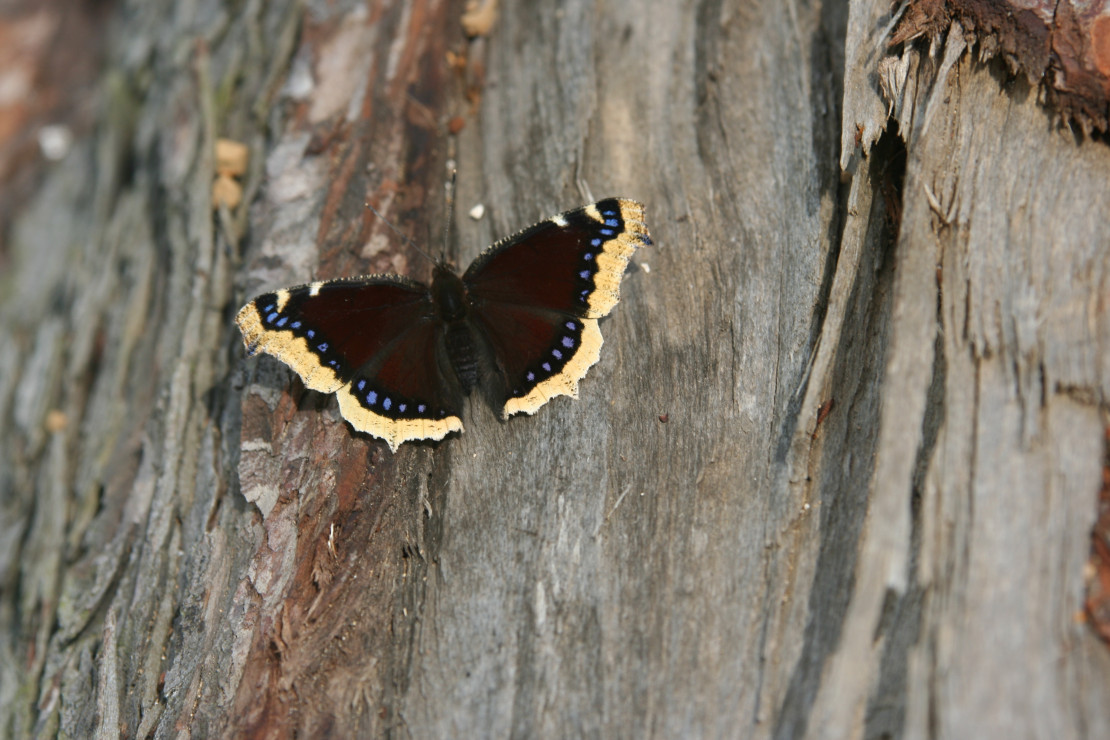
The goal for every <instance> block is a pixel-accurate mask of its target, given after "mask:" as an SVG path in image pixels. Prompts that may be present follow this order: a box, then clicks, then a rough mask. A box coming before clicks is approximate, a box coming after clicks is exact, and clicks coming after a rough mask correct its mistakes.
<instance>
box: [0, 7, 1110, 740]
mask: <svg viewBox="0 0 1110 740" xmlns="http://www.w3.org/2000/svg"><path fill="white" fill-rule="evenodd" d="M177 6H178V4H175V3H170V2H161V1H159V2H149V3H143V4H141V6H135V7H130V6H128V8H123V7H118V8H116V9H115V10H114V13H113V14H112V18H111V20H110V22H109V25H110V28H111V34H110V37H109V38H110V42H109V43H108V44H107V45H106V49H107V50H108V51H107V60H106V61H105V72H104V75H103V77H102V78H101V80H102V81H101V83H100V85H99V88H98V95H99V102H98V110H99V111H100V113H99V117H98V122H97V126H96V128H95V131H93V132H91V133H89V134H88V135H84V136H79V137H78V138H77V139H76V141H75V144H74V148H73V150H72V151H71V152H70V153H69V154H68V156H66V157H65V159H64V160H62V161H61V162H59V163H57V164H55V165H52V167H51V169H49V170H46V171H44V173H43V175H42V178H41V184H39V185H38V186H37V188H36V190H35V191H34V192H33V193H32V194H31V195H30V196H29V197H28V199H27V200H26V202H25V204H24V205H23V206H22V207H21V208H20V209H19V211H18V212H17V215H16V218H15V220H14V221H13V222H12V224H10V226H9V228H8V230H7V234H6V236H7V240H6V242H5V243H6V244H7V245H8V246H7V249H8V254H7V255H3V254H0V259H6V264H7V266H8V267H9V268H10V269H8V270H6V272H7V273H8V274H7V275H5V276H4V277H3V278H0V281H2V282H0V290H2V292H0V419H2V420H3V423H2V425H0V461H2V462H0V465H2V468H0V578H2V580H0V588H2V592H0V631H2V632H3V634H4V635H5V636H6V639H5V640H3V641H2V642H0V737H24V736H28V735H33V734H38V735H55V734H66V735H70V736H89V735H92V734H97V735H98V736H105V737H108V736H118V735H125V736H142V737H147V736H158V737H167V736H177V735H180V734H182V733H188V734H192V735H196V736H237V735H258V736H277V737H281V736H292V735H300V736H310V737H316V736H323V735H328V734H330V735H334V736H337V737H355V736H379V735H401V736H413V737H485V736H507V735H513V736H551V737H563V736H592V737H596V736H606V737H608V736H629V737H643V736H661V737H697V736H712V737H737V736H740V737H760V738H762V737H776V738H786V737H803V736H808V737H845V736H848V737H877V736H891V737H934V736H938V737H984V736H995V735H997V736H1002V735H1007V736H1031V737H1047V736H1051V737H1062V738H1072V737H1075V738H1080V737H1102V736H1106V735H1107V734H1110V701H1107V697H1108V690H1107V686H1110V653H1108V651H1107V648H1106V645H1105V643H1103V642H1100V641H1099V639H1098V638H1097V637H1096V636H1095V634H1094V632H1093V631H1092V630H1091V629H1090V628H1089V626H1088V625H1086V624H1083V623H1082V621H1081V620H1078V619H1076V614H1077V613H1079V610H1080V609H1081V608H1082V604H1083V599H1084V586H1085V584H1084V566H1085V563H1086V561H1087V557H1088V548H1089V533H1090V530H1091V525H1092V524H1093V522H1094V520H1095V515H1096V500H1097V496H1098V491H1099V485H1100V481H1101V476H1102V469H1103V465H1104V462H1105V459H1106V455H1107V449H1106V442H1105V439H1106V435H1105V432H1104V430H1105V428H1106V427H1107V426H1108V417H1107V411H1108V409H1110V406H1108V403H1107V399H1108V398H1110V312H1108V305H1110V302H1108V301H1107V296H1108V295H1110V277H1108V276H1110V249H1108V246H1110V244H1108V240H1110V236H1108V234H1110V228H1108V223H1107V222H1108V221H1110V203H1108V202H1107V200H1108V199H1110V188H1108V187H1107V182H1106V181H1107V173H1108V172H1110V150H1108V149H1107V147H1106V145H1105V143H1104V142H1102V141H1092V140H1089V139H1086V138H1084V137H1083V136H1079V135H1074V134H1073V133H1071V132H1070V131H1069V130H1068V129H1067V128H1066V127H1062V126H1059V125H1055V124H1054V123H1053V121H1054V120H1055V119H1054V117H1053V116H1052V114H1051V113H1050V112H1048V111H1047V110H1046V109H1045V108H1044V107H1043V106H1042V105H1041V103H1040V102H1038V96H1037V94H1036V93H1037V91H1036V89H1035V88H1032V87H1030V85H1029V83H1028V82H1027V81H1026V80H1025V78H1023V77H1016V78H1015V77H1010V76H1009V75H1008V74H1007V73H1006V71H1005V67H1004V66H1003V65H1002V64H1001V63H1000V62H998V61H992V60H984V59H982V58H980V57H979V55H978V52H977V50H976V47H975V46H974V45H973V44H971V43H970V41H969V39H968V38H966V37H965V34H964V33H963V29H962V28H961V27H960V26H959V25H954V26H952V27H951V29H950V30H949V31H948V33H947V35H946V36H943V37H938V38H937V39H936V40H934V41H932V42H929V41H927V40H919V41H917V42H915V43H912V44H908V45H905V46H902V47H895V48H893V49H888V46H887V42H888V40H889V38H888V34H889V32H890V29H891V27H892V22H893V16H892V11H893V10H894V9H893V8H891V7H890V4H889V3H887V2H878V1H877V0H876V1H872V2H852V3H849V4H837V3H815V4H809V5H804V6H803V5H802V4H796V3H763V4H757V3H751V2H744V1H742V0H739V1H732V0H728V1H725V0H703V1H702V2H699V3H693V2H669V1H667V0H622V1H621V2H608V3H596V2H583V1H581V0H573V1H571V2H556V1H555V0H540V1H539V2H534V3H527V4H519V3H506V4H503V5H502V6H501V7H500V9H499V11H500V14H499V17H498V19H497V21H496V23H495V25H493V26H492V28H491V29H490V30H489V31H488V33H487V34H484V35H478V36H476V37H474V38H470V39H468V38H466V37H465V35H464V33H463V30H462V27H461V25H460V22H459V21H460V16H461V15H462V13H463V7H462V3H461V2H458V1H457V0H451V1H448V0H415V1H414V2H400V1H398V0H382V1H381V2H371V3H361V2H354V1H353V0H344V1H343V2H335V3H306V4H302V3H297V2H277V1H275V2H271V3H262V2H255V1H253V0H249V1H248V2H244V3H237V4H233V3H229V2H226V1H225V2H211V3H206V4H199V5H195V6H190V7H191V8H192V11H191V12H192V13H194V15H191V16H189V15H188V14H187V13H185V12H183V11H179V10H175V9H176V8H177ZM125 11H126V12H125ZM218 138H230V139H235V140H238V141H241V142H243V143H245V144H247V146H248V149H249V151H250V154H251V157H250V165H249V167H248V169H247V171H246V172H245V173H243V174H242V175H241V176H239V178H238V179H239V184H240V185H241V186H242V188H243V194H244V198H243V205H241V206H238V207H233V208H228V207H226V206H224V207H219V208H216V209H215V210H214V209H213V206H212V188H213V180H214V178H215V177H216V175H217V171H218V169H219V166H218V165H217V163H216V161H215V154H214V152H215V146H216V141H217V139H218ZM451 165H454V166H455V167H457V170H458V181H457V187H456V189H455V197H454V201H453V207H454V220H453V225H452V229H451V235H452V236H451V238H450V241H449V243H448V244H446V245H445V247H444V248H445V249H446V250H447V254H448V256H449V257H450V258H451V259H452V260H453V261H454V262H456V264H459V265H461V266H463V267H465V265H467V264H468V263H469V262H470V260H471V259H473V258H474V257H475V256H476V255H477V254H478V253H479V252H480V251H481V250H482V249H483V248H484V247H485V246H486V245H487V244H489V243H490V242H492V241H494V240H495V239H497V238H499V237H501V236H504V235H506V234H509V233H512V232H514V231H516V230H518V229H520V228H523V227H525V226H527V225H529V224H531V223H533V222H535V221H537V220H539V219H540V218H544V217H546V216H550V215H551V214H553V213H557V212H559V211H561V210H565V209H567V208H571V207H574V206H577V205H580V204H582V203H584V202H586V201H587V200H588V199H589V198H590V197H592V196H596V197H603V196H608V195H618V196H624V197H631V198H635V199H637V200H640V201H643V202H644V203H645V204H646V206H647V219H648V225H649V227H650V228H651V232H652V236H653V238H654V240H655V242H656V246H654V247H652V248H648V249H643V250H641V251H640V252H638V253H637V255H636V257H635V258H634V260H633V261H634V265H635V266H634V267H633V269H631V270H630V272H629V274H628V275H627V276H626V277H625V280H624V284H623V288H622V297H623V301H622V302H621V303H620V305H618V306H617V308H616V309H615V310H614V312H613V314H612V315H611V316H610V317H609V318H608V319H607V320H605V321H603V322H602V332H603V334H604V336H605V340H606V341H605V346H604V348H603V350H602V359H601V361H600V363H599V364H598V365H596V366H595V367H594V368H593V369H592V370H591V371H590V373H589V374H588V376H587V377H586V379H585V380H584V381H583V382H582V385H581V388H580V397H579V399H578V400H577V401H573V400H571V399H568V398H559V399H556V400H554V401H553V402H551V403H550V404H548V405H546V406H544V407H543V408H542V409H541V410H540V411H539V412H538V413H537V414H536V415H535V416H534V417H517V418H514V419H512V420H510V421H509V422H501V421H499V420H498V419H497V417H496V415H495V413H494V412H493V411H491V410H490V409H489V408H488V407H487V406H485V405H483V403H482V401H481V400H480V398H479V397H477V396H476V397H474V401H473V402H471V403H468V405H467V408H466V410H465V413H464V415H463V421H464V424H465V426H466V429H465V432H463V433H462V434H460V435H452V436H451V437H449V438H448V439H446V440H444V441H442V442H439V443H416V444H413V443H410V444H405V445H403V446H402V447H401V448H400V449H399V450H398V451H397V452H396V453H395V454H394V453H391V452H390V451H389V448H388V447H387V446H386V445H385V444H384V443H383V442H381V441H380V440H376V439H374V438H371V437H368V436H365V435H362V434H360V433H357V432H355V431H354V430H353V429H352V428H351V427H350V426H349V425H348V424H346V422H344V420H343V419H342V417H341V416H340V415H339V412H338V407H337V404H336V401H335V399H334V397H332V396H324V395H321V394H317V393H315V392H312V391H308V390H306V389H305V388H304V386H303V385H302V384H301V382H300V380H299V379H298V378H297V377H296V376H295V375H294V374H292V373H291V372H290V371H289V370H288V369H286V368H285V367H284V366H283V365H282V364H281V363H279V362H278V361H276V360H274V359H272V358H268V357H259V358H246V357H245V356H244V351H243V349H242V346H241V340H240V337H239V335H238V332H237V331H235V329H234V322H233V317H234V315H235V312H236V311H237V309H238V308H239V306H240V305H242V304H243V303H244V302H245V301H246V300H248V299H249V298H251V297H253V296H254V295H255V294H257V293H259V292H262V291H265V290H269V289H273V288H278V287H283V286H286V285H293V284H298V283H304V282H308V281H311V280H316V279H328V278H333V277H340V276H347V275H356V274H363V273H369V272H397V273H401V274H406V275H410V276H413V277H415V278H418V279H427V278H428V277H429V275H430V271H431V264H430V262H428V260H426V259H424V258H423V257H421V256H420V255H419V253H418V252H417V250H416V249H414V248H413V247H411V246H407V245H406V244H405V243H404V242H403V240H402V239H400V238H399V237H398V236H397V235H396V234H395V233H394V232H393V231H392V230H391V229H390V227H389V226H387V225H386V224H385V223H384V220H383V219H380V218H378V217H377V216H375V215H374V213H373V212H371V211H369V210H368V209H366V208H365V203H367V202H369V203H371V204H372V205H373V206H374V207H375V208H376V209H377V210H378V211H379V212H381V213H382V214H383V215H384V216H385V218H386V219H388V220H389V221H390V222H391V223H392V224H394V225H395V227H396V228H397V229H398V230H400V231H401V232H402V233H404V234H407V235H409V236H410V237H411V239H412V240H413V241H414V242H415V243H416V245H418V246H420V247H421V248H422V249H423V251H425V252H428V253H430V254H436V253H438V252H439V250H440V248H441V244H442V239H443V237H442V236H441V235H442V234H443V233H444V225H445V219H446V208H447V205H448V200H447V199H446V197H445V184H446V182H447V181H448V178H449V175H448V171H449V169H450V167H451ZM479 203H480V204H482V205H484V210H485V213H486V216H485V217H484V218H482V219H480V220H474V219H472V218H470V217H468V215H467V214H468V213H469V212H470V210H471V208H472V207H473V206H474V205H476V204H479Z"/></svg>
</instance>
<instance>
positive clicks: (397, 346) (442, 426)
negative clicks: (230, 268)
mask: <svg viewBox="0 0 1110 740" xmlns="http://www.w3.org/2000/svg"><path fill="white" fill-rule="evenodd" d="M434 315H435V309H434V306H433V305H432V303H431V299H430V296H429V294H428V289H427V288H426V287H425V286H423V285H421V284H420V283H417V282H415V281H412V280H408V279H405V278H401V277H397V276H394V275H373V276H368V277H362V278H352V279H345V280H332V281H328V282H320V283H313V284H311V285H303V286H299V287H295V288H288V289H284V290H278V291H275V292H273V293H266V294H264V295H261V296H259V297H257V298H255V299H254V300H253V301H251V302H250V303H248V304H247V305H246V306H244V307H243V308H242V310H241V311H240V312H239V315H238V316H237V317H236V322H237V323H238V325H239V329H240V331H242V333H243V342H244V343H245V344H246V346H247V350H248V351H249V352H250V353H251V354H255V353H257V352H265V353H267V354H270V355H273V356H274V357H277V358H278V359H279V360H281V361H282V362H284V363H285V364H286V365H288V366H289V367H290V368H292V369H293V370H294V371H295V372H296V373H297V374H298V375H300V376H301V379H302V380H303V381H304V384H305V385H306V386H307V387H309V388H311V389H313V390H316V391H320V392H322V393H337V395H338V397H339V410H340V413H342V414H343V418H345V419H346V420H347V421H348V422H350V423H351V426H353V427H354V428H355V429H357V430H359V431H362V432H367V433H369V434H373V435H374V436H377V437H381V438H382V439H384V440H386V442H388V443H389V446H390V448H391V449H393V450H396V449H397V446H398V445H400V444H401V443H402V442H405V441H407V440H411V439H443V437H445V436H446V435H447V434H448V433H450V432H452V431H460V430H461V429H462V421H461V420H460V419H459V417H458V412H459V402H458V400H457V399H456V398H455V395H456V394H455V393H454V392H453V391H452V390H451V388H450V386H449V385H448V384H447V383H446V382H444V378H443V375H442V373H441V372H440V371H439V363H438V357H437V351H438V350H437V342H438V338H439V334H438V331H439V330H438V324H437V323H436V322H435V321H434Z"/></svg>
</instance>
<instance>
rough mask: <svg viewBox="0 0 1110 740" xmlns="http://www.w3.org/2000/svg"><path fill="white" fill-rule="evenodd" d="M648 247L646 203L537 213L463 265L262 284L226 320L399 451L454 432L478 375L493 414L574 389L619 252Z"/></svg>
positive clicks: (596, 339)
mask: <svg viewBox="0 0 1110 740" xmlns="http://www.w3.org/2000/svg"><path fill="white" fill-rule="evenodd" d="M641 244H650V237H649V235H648V231H647V227H646V225H645V224H644V223H643V207H642V206H641V205H640V204H639V203H636V202H635V201H630V200H623V199H616V198H611V199H608V200H603V201H600V202H598V203H595V204H593V205H590V206H585V207H583V208H579V209H576V210H573V211H568V212H566V213H563V214H561V215H559V216H555V217H553V218H551V219H548V220H546V221H541V222H540V223H538V224H535V225H534V226H532V227H530V228H528V229H525V230H524V231H522V232H520V233H518V234H515V235H514V236H511V237H509V238H507V239H503V240H501V241H499V242H497V243H496V244H494V245H493V246H491V247H490V248H489V249H487V250H486V251H485V252H484V253H483V254H482V255H481V256H480V257H478V259H476V260H475V261H474V263H472V264H471V266H470V267H469V268H468V269H467V271H466V273H465V274H463V275H461V276H460V275H458V274H457V273H455V272H454V271H453V270H451V269H450V268H448V267H447V266H446V265H443V264H439V265H436V267H435V269H434V272H433V277H432V282H431V284H430V285H424V284H421V283H418V282H416V281H413V280H410V279H408V278H404V277H399V276H395V275H371V276H366V277H360V278H351V279H341V280H332V281H328V282H319V283H312V284H311V285H305V286H298V287H295V288H287V289H283V290H278V291H275V292H273V293H267V294H263V295H261V296H259V297H257V298H255V299H254V300H253V301H251V302H250V303H248V304H247V305H246V306H244V307H243V309H242V310H241V311H240V312H239V315H238V317H237V319H236V321H237V323H238V324H239V328H240V330H241V331H242V333H243V340H244V343H245V344H246V346H247V349H248V351H249V352H250V353H251V354H254V353H256V352H265V353H268V354H271V355H273V356H275V357H277V358H278V359H280V360H281V361H283V362H284V363H285V364H287V365H289V366H290V367H291V368H292V369H293V370H294V371H296V372H297V374H298V375H300V376H301V378H302V380H303V381H304V383H305V385H306V386H308V387H309V388H312V389H313V390H318V391H321V392H324V393H331V392H334V393H336V394H337V396H338V398H339V409H340V412H341V413H342V414H343V416H344V418H346V419H347V420H348V421H349V422H350V423H351V425H352V426H353V427H355V428H356V429H358V430H360V431H364V432H368V433H370V434H373V435H375V436H378V437H381V438H382V439H384V440H386V442H388V443H389V445H390V447H391V448H392V449H396V448H397V446H398V445H399V444H401V443H402V442H405V441H408V440H413V439H442V438H443V437H444V436H446V435H447V434H449V433H450V432H453V431H461V430H462V422H461V419H460V418H459V413H460V411H461V406H462V396H466V395H470V393H471V392H472V391H473V390H474V389H475V388H476V387H478V386H479V385H481V386H482V387H483V388H486V389H488V391H489V395H490V399H491V401H492V402H493V403H494V404H495V406H497V407H499V408H500V411H501V415H502V418H508V417H509V416H511V415H513V414H516V413H528V414H532V413H535V411H536V410H537V409H538V408H539V407H540V406H542V405H543V404H544V403H546V402H547V401H549V400H550V399H551V398H554V397H555V396H559V395H570V396H577V390H578V381H579V380H581V379H582V377H583V376H584V375H585V374H586V371H587V370H588V369H589V368H590V366H592V365H593V364H594V363H595V362H597V360H598V358H599V356H600V349H601V342H602V340H601V332H600V329H599V328H598V319H600V318H601V317H602V316H605V315H606V314H608V313H609V311H611V310H612V308H613V306H614V305H616V303H617V301H618V300H619V291H620V281H621V277H622V276H623V273H624V269H625V267H626V265H627V263H628V259H629V257H630V256H631V254H632V253H633V251H634V250H635V249H636V248H637V247H638V246H640V245H641Z"/></svg>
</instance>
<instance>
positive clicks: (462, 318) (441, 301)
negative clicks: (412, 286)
mask: <svg viewBox="0 0 1110 740" xmlns="http://www.w3.org/2000/svg"><path fill="white" fill-rule="evenodd" d="M432 301H433V303H435V307H436V314H437V315H438V317H439V319H440V321H441V322H442V323H443V342H444V347H445V349H446V350H447V358H448V360H449V361H450V363H451V369H452V370H454V371H455V376H456V377H457V378H458V379H459V384H460V385H461V386H462V389H463V392H464V393H466V394H467V395H470V392H471V391H472V390H474V388H475V386H477V385H478V356H477V351H476V349H475V346H474V335H473V333H472V332H471V330H470V321H469V319H470V307H469V301H468V299H467V296H466V285H465V284H464V283H463V281H462V278H460V277H459V276H458V275H456V274H455V273H454V272H453V271H451V270H450V269H449V268H447V267H446V266H444V265H436V268H435V275H434V277H433V278H432Z"/></svg>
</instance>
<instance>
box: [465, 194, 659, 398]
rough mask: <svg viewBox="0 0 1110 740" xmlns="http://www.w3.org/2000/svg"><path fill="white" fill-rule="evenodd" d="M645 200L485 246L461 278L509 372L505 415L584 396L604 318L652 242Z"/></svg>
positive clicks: (559, 220) (618, 203)
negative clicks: (631, 266)
mask: <svg viewBox="0 0 1110 740" xmlns="http://www.w3.org/2000/svg"><path fill="white" fill-rule="evenodd" d="M650 243H651V239H650V237H649V235H648V231H647V226H646V225H645V224H644V222H643V206H642V205H640V204H639V203H637V202H635V201H631V200H623V199H616V198H610V199H608V200H603V201H599V202H598V203H595V204H593V205H589V206H585V207H583V208H579V209H576V210H573V211H567V212H566V213H563V214H561V215H559V216H554V217H552V218H550V219H548V220H546V221H542V222H540V223H538V224H536V225H535V226H532V227H530V228H528V229H525V230H524V231H522V232H520V233H519V234H516V235H514V236H511V237H509V238H508V239H503V240H502V241H500V242H498V243H497V244H494V245H493V246H492V247H490V248H489V249H487V250H486V251H485V253H483V254H482V256H481V257H479V258H478V259H477V260H475V261H474V263H473V264H472V265H471V266H470V269H468V270H467V271H466V274H465V275H464V276H463V281H464V283H465V284H466V290H467V295H468V297H469V300H470V302H471V312H472V315H473V316H474V319H473V324H474V326H475V330H476V331H478V332H479V333H481V334H482V335H483V337H484V338H485V341H486V343H487V344H488V346H489V347H490V348H491V349H492V350H493V353H494V359H495V362H496V365H497V367H498V369H499V370H500V372H501V373H502V374H503V383H504V395H505V398H504V406H503V408H502V409H501V413H502V416H503V417H505V418H507V417H509V416H511V415H512V414H516V413H520V412H524V413H529V414H531V413H535V411H536V410H537V409H538V408H539V407H540V406H542V405H543V404H545V403H547V401H549V400H550V399H551V398H554V397H555V396H558V395H570V396H577V392H578V381H579V380H581V379H582V378H583V377H584V376H585V374H586V371H587V370H589V368H590V367H591V366H592V365H593V364H594V363H595V362H597V360H598V357H599V356H600V352H601V342H602V340H601V332H600V330H599V329H598V325H597V320H598V319H599V318H601V317H603V316H605V315H606V314H608V313H609V312H610V311H611V310H612V309H613V306H615V305H616V304H617V301H618V300H620V283H621V278H622V277H623V276H624V270H625V267H626V266H627V265H628V260H629V257H631V255H632V253H633V252H634V251H635V250H636V248H637V247H639V246H640V245H643V244H650Z"/></svg>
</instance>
